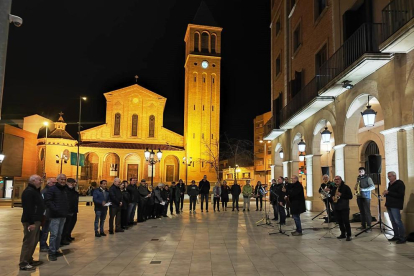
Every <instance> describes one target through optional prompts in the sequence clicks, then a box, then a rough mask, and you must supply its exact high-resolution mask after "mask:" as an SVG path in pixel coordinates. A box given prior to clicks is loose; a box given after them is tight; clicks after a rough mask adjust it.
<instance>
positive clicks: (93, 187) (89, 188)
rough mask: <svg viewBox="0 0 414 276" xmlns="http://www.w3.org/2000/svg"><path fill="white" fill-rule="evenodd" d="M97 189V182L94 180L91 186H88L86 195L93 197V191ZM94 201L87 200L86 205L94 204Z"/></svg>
mask: <svg viewBox="0 0 414 276" xmlns="http://www.w3.org/2000/svg"><path fill="white" fill-rule="evenodd" d="M95 189H96V182H92V183H91V184H90V186H89V187H88V189H87V190H86V195H87V196H92V197H93V192H94V191H95ZM92 204H93V202H86V206H89V205H91V206H92Z"/></svg>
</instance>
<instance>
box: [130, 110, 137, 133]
mask: <svg viewBox="0 0 414 276" xmlns="http://www.w3.org/2000/svg"><path fill="white" fill-rule="evenodd" d="M137 135H138V115H137V114H134V115H132V129H131V136H137Z"/></svg>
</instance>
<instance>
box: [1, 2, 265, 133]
mask: <svg viewBox="0 0 414 276" xmlns="http://www.w3.org/2000/svg"><path fill="white" fill-rule="evenodd" d="M200 2H201V0H122V1H104V0H87V1H85V0H82V1H81V0H60V1H56V0H33V1H13V6H12V13H13V14H15V15H18V16H20V17H22V18H23V26H22V27H20V28H16V27H14V26H13V25H10V32H9V45H8V55H7V64H6V78H5V90H4V103H3V115H2V118H3V119H22V118H23V117H24V116H28V115H32V114H36V113H37V114H39V115H42V116H45V117H47V118H50V119H52V120H56V119H57V118H58V113H59V112H60V111H62V112H64V113H65V115H64V118H65V120H66V122H68V128H67V129H68V131H69V132H70V133H71V134H72V136H74V137H76V122H77V121H78V105H79V96H81V95H82V96H87V97H88V98H89V100H88V101H87V103H85V104H83V109H82V121H83V122H85V123H82V125H83V127H84V128H90V127H93V126H96V125H98V124H102V123H104V122H105V108H106V105H105V98H104V96H103V93H105V92H109V91H111V90H114V89H119V88H122V87H125V86H129V85H132V84H134V83H135V79H134V76H135V75H138V76H139V80H138V84H139V85H141V86H143V87H145V88H147V89H149V90H151V91H154V92H155V93H158V94H160V95H162V96H164V97H166V98H167V104H166V109H165V113H164V127H166V128H168V129H170V130H172V131H175V132H177V133H179V134H183V125H184V58H185V53H184V51H185V43H184V35H185V31H186V28H187V24H188V23H191V22H192V20H193V18H194V16H195V13H196V11H197V9H198V7H199V5H200ZM205 2H206V4H207V6H208V7H209V9H210V11H211V13H212V14H213V16H214V18H215V20H216V21H217V23H218V24H219V25H220V26H221V27H223V33H222V71H221V73H222V74H221V134H224V133H226V134H227V136H228V137H232V138H238V139H249V140H253V119H254V117H255V116H256V115H259V114H262V113H264V112H267V111H270V97H271V96H270V95H271V94H270V93H271V91H270V64H271V61H270V29H269V25H270V4H269V0H258V1H242V0H206V1H205Z"/></svg>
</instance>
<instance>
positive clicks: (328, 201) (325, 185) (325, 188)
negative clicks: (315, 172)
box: [319, 174, 335, 221]
mask: <svg viewBox="0 0 414 276" xmlns="http://www.w3.org/2000/svg"><path fill="white" fill-rule="evenodd" d="M322 181H323V182H322V184H321V187H320V188H319V193H320V194H321V197H325V194H328V195H330V196H329V197H326V198H324V199H322V200H323V202H324V203H325V209H326V213H327V214H328V219H329V221H332V219H331V217H332V212H333V210H331V207H333V204H332V195H331V194H330V193H329V191H331V190H332V188H334V187H335V183H332V182H331V181H329V175H327V174H325V175H323V176H322Z"/></svg>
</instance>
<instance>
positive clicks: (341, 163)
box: [333, 144, 346, 180]
mask: <svg viewBox="0 0 414 276" xmlns="http://www.w3.org/2000/svg"><path fill="white" fill-rule="evenodd" d="M345 146H346V144H341V145H336V146H334V147H333V149H334V150H335V175H339V176H341V177H342V179H343V180H345V154H344V147H345Z"/></svg>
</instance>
